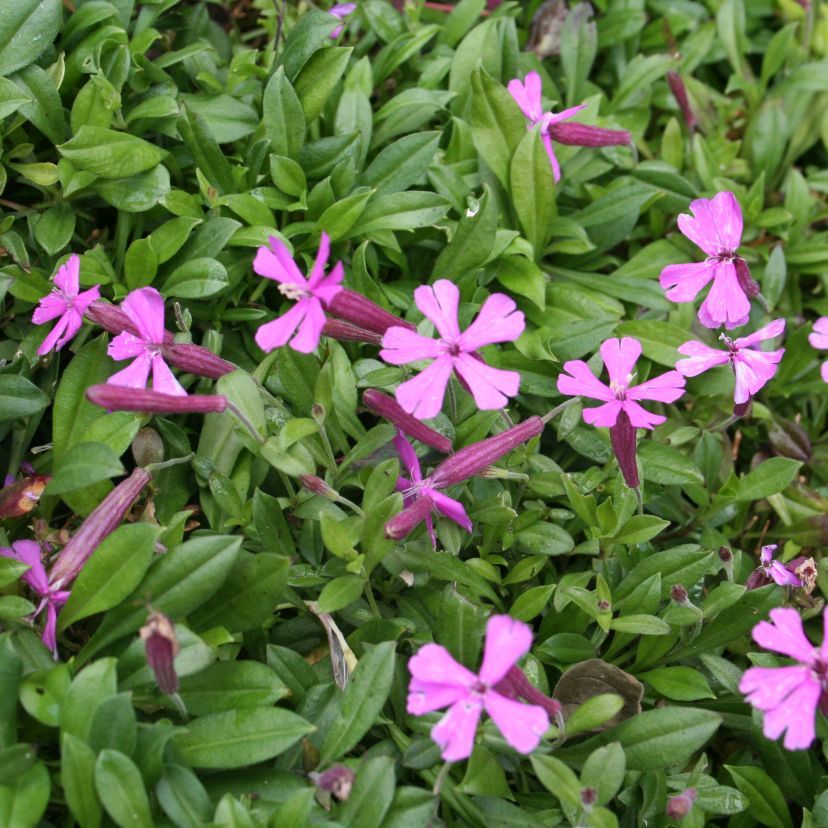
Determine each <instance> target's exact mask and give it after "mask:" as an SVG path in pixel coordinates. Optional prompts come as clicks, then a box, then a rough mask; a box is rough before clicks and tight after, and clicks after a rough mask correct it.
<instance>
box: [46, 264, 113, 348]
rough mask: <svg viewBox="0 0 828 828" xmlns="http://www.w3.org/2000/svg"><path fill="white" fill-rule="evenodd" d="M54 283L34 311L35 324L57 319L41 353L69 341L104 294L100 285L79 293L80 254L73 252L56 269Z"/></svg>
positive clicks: (59, 346) (60, 346)
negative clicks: (90, 309) (87, 312)
mask: <svg viewBox="0 0 828 828" xmlns="http://www.w3.org/2000/svg"><path fill="white" fill-rule="evenodd" d="M54 282H55V287H54V288H53V289H52V292H51V293H49V294H48V295H46V296H44V297H43V298H42V299H41V300H40V304H39V305H38V306H37V307H36V308H35V312H34V313H33V314H32V322H34V324H35V325H43V324H45V323H46V322H51V321H52V320H53V319H57V317H60V319H58V322H57V324H56V325H55V327H54V328H52V330H51V331H50V332H49V335H48V336H47V337H46V339H44V340H43V342H42V343H41V345H40V347H39V348H38V349H37V353H38V354H39V355H40V356H44V355H45V354H48V353H49V351H51V350H52V348H54V349H55V350H57V351H59V350H60V349H61V348H62V347H63V346H64V345H65V344H66V343H67V342H70V341H71V340H72V338H73V337H74V336H75V334H76V333H77V332H78V331H79V330H80V327H81V325H82V324H83V314H84V313H85V311H86V309H87V308H88V307H89V305H91V304H92V303H93V302H94V301H95V300H96V299H99V298H100V296H101V289H100V287H99V286H98V285H95V287H91V288H89V290H85V291H83V293H78V291H79V290H80V256H78V255H77V253H73V254H72V255H71V256H70V257H69V258H68V259H67V260H66V262H65V264H62V265H61V266H60V268H58V272H57V273H55V278H54Z"/></svg>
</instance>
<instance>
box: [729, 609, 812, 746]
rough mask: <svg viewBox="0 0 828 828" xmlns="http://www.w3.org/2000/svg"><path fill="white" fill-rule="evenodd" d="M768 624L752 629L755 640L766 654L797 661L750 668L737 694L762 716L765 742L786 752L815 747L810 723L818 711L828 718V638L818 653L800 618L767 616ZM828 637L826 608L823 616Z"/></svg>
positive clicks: (780, 612)
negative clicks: (779, 741)
mask: <svg viewBox="0 0 828 828" xmlns="http://www.w3.org/2000/svg"><path fill="white" fill-rule="evenodd" d="M770 617H771V622H772V623H768V622H767V621H760V622H759V623H758V624H757V625H756V626H755V627H754V628H753V640H754V641H756V643H757V644H759V645H760V646H762V647H764V648H765V649H766V650H773V651H774V652H776V653H781V654H782V655H785V656H788V657H789V658H792V659H795V660H796V661H797V662H799V663H798V664H795V665H791V666H788V667H751V668H750V669H749V670H747V672H745V674H744V675H743V676H742V680H741V681H740V682H739V690H740V691H741V692H742V693H744V694H745V695H746V697H747V701H748V702H750V704H752V705H753V706H754V707H755V708H757V709H758V710H761V711H762V712H763V713H764V723H763V729H764V733H765V736H766V737H767V738H768V739H778V738H779V737H780V736H781V735H782V733H783V731H787V732H786V733H785V741H784V742H783V744H784V745H785V747H786V748H787V749H788V750H804V749H805V748H807V747H809V746H810V744H811V742H813V741H814V735H815V728H814V719H815V716H816V710H817V708H819V709H820V710H821V711H822V712H823V714H828V634H826V632H824V633H823V641H822V646H821V647H814V645H813V644H811V642H810V641H808V639H807V638H806V637H805V633H804V631H803V629H802V618H801V617H800V615H799V613H798V612H797V611H796V610H795V609H791V608H780V607H777V608H776V609H772V610H771V611H770ZM823 628H824V630H825V631H828V608H826V609H825V610H824V612H823Z"/></svg>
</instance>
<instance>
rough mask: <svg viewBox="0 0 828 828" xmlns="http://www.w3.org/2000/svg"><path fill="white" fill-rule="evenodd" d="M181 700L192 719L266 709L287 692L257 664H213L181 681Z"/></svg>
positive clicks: (244, 662) (273, 674)
mask: <svg viewBox="0 0 828 828" xmlns="http://www.w3.org/2000/svg"><path fill="white" fill-rule="evenodd" d="M179 692H180V694H181V698H182V699H183V701H184V705H185V707H186V708H187V711H188V712H189V713H190V714H191V715H192V716H207V715H209V714H211V713H221V712H223V711H226V710H236V709H241V708H247V707H266V706H268V705H271V704H273V703H274V702H277V701H278V700H279V699H281V698H282V697H283V696H285V695H287V693H288V692H289V691H288V689H287V687H286V686H285V685H284V684H283V683H282V680H281V679H280V678H279V676H278V675H277V674H276V673H275V672H274V671H273V670H272V669H271V668H270V667H268V666H267V665H266V664H262V663H261V662H258V661H217V662H215V664H211V665H210V666H209V667H207V668H206V669H204V670H200V671H199V672H197V673H195V674H194V675H191V676H185V677H184V678H182V679H181V689H180V691H179Z"/></svg>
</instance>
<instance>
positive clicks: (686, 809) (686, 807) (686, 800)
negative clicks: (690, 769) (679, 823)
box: [667, 788, 698, 820]
mask: <svg viewBox="0 0 828 828" xmlns="http://www.w3.org/2000/svg"><path fill="white" fill-rule="evenodd" d="M697 796H698V794H697V793H696V789H695V788H688V789H687V790H686V791H684V792H683V793H680V794H678V795H677V796H672V797H670V799H669V800H668V801H667V816H668V817H669V818H670V819H676V820H679V819H684V817H686V816H687V814H689V813H690V810H691V809H692V807H693V803H694V802H695V801H696V797H697Z"/></svg>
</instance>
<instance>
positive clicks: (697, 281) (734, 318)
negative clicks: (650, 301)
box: [659, 192, 758, 330]
mask: <svg viewBox="0 0 828 828" xmlns="http://www.w3.org/2000/svg"><path fill="white" fill-rule="evenodd" d="M690 209H691V210H692V212H693V215H692V216H688V215H687V214H686V213H682V214H681V215H680V216H679V217H678V226H679V230H681V232H682V233H683V234H684V235H685V236H686V237H687V238H688V239H690V241H692V242H693V243H694V244H696V245H697V246H698V247H700V248H701V249H702V250H703V251H704V252H705V253H706V254H707V258H706V259H705V260H704V261H703V262H695V263H691V264H675V265H668V266H667V267H665V268H664V270H662V271H661V276H660V277H659V281H660V282H661V286H662V287H663V288H664V289H665V290H666V291H667V294H666V295H667V298H668V299H670V300H672V301H673V302H692V301H693V300H694V299H695V298H696V295H697V294H698V293H699V291H701V290H702V289H703V288H704V287H705V286H706V285H707V284H708V283H709V282H710V281H711V280H712V281H713V286H712V287H711V288H710V292H709V293H708V294H707V298H706V299H705V300H704V302H702V305H701V308H699V320H700V321H701V323H702V325H706V326H707V327H708V328H717V327H719V326H720V325H724V326H725V327H726V328H727V329H728V330H730V329H732V328H738V327H739V326H740V325H744V324H745V323H746V322H747V321H748V316H749V315H750V300H749V299H748V296H747V291H748V290H749V291H750V292H751V293H754V291H755V290H758V286H757V285H756V283H755V282H753V280H752V279H751V278H750V273H749V271H748V270H747V264H746V263H745V262H744V260H743V259H740V257H738V256H737V255H736V250H737V248H738V247H739V245H740V244H741V243H742V210H741V208H740V207H739V202H738V201H736V196H734V195H733V193H730V192H723V193H717V194H716V195H715V196H714V197H713V198H712V199H707V198H700V199H697V200H696V201H693V202H691V204H690ZM740 271H741V272H740Z"/></svg>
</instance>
